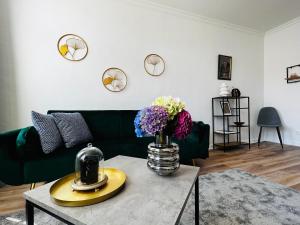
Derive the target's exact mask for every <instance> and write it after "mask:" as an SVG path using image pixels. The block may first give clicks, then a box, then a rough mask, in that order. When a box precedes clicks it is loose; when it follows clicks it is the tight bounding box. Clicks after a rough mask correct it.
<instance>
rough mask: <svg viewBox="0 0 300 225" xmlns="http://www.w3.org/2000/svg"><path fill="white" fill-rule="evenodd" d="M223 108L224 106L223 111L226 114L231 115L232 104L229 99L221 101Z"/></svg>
mask: <svg viewBox="0 0 300 225" xmlns="http://www.w3.org/2000/svg"><path fill="white" fill-rule="evenodd" d="M220 105H221V108H222V112H223V113H224V115H231V108H230V104H229V102H228V101H224V102H223V101H221V102H220Z"/></svg>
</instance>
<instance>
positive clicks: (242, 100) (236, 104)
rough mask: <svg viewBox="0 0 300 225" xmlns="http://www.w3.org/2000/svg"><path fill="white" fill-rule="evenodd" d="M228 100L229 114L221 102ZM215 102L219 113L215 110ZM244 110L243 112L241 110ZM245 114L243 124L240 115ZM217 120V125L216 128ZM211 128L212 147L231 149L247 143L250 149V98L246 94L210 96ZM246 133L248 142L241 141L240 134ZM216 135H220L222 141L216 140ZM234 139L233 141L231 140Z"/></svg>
mask: <svg viewBox="0 0 300 225" xmlns="http://www.w3.org/2000/svg"><path fill="white" fill-rule="evenodd" d="M226 102H229V103H230V105H231V106H233V107H230V108H231V114H226V113H225V112H224V111H225V110H223V109H222V108H221V106H220V105H221V103H222V104H223V105H224V103H226ZM217 104H218V107H219V109H221V113H220V112H219V113H218V112H217V111H218V110H217ZM243 111H244V112H243ZM242 115H243V116H246V117H247V119H246V121H245V123H244V124H238V125H236V124H235V123H236V122H238V123H241V122H242V121H241V116H242ZM217 121H219V123H221V124H222V125H221V126H220V125H219V129H217V127H218V126H217V123H218V122H217ZM212 128H213V129H212V130H213V148H219V149H223V150H224V152H225V150H226V149H232V148H235V147H238V146H240V145H243V144H247V145H248V147H249V149H250V147H251V146H250V98H249V97H248V96H241V97H230V96H228V97H214V98H212ZM243 132H247V133H248V142H242V140H241V139H242V138H241V134H242V133H243ZM217 136H220V137H221V139H222V141H219V142H217ZM233 140H234V141H233Z"/></svg>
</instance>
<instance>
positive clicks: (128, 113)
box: [120, 110, 138, 138]
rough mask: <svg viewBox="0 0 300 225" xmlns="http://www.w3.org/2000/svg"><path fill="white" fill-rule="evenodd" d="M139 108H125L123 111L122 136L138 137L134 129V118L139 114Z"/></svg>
mask: <svg viewBox="0 0 300 225" xmlns="http://www.w3.org/2000/svg"><path fill="white" fill-rule="evenodd" d="M137 112H138V111H137V110H123V111H121V121H120V137H121V138H126V137H130V138H134V137H136V135H135V131H134V129H135V128H134V119H135V116H136V114H137Z"/></svg>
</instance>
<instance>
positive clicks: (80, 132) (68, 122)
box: [52, 113, 93, 148]
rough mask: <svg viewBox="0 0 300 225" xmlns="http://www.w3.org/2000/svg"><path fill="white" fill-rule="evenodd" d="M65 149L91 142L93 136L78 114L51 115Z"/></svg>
mask: <svg viewBox="0 0 300 225" xmlns="http://www.w3.org/2000/svg"><path fill="white" fill-rule="evenodd" d="M52 115H53V117H54V120H55V123H56V125H57V127H58V129H59V132H60V134H61V136H62V138H63V140H64V143H65V146H66V148H72V147H74V146H76V145H78V144H82V143H86V142H89V141H92V140H93V136H92V134H91V131H90V129H89V127H88V126H87V124H86V122H85V121H84V119H83V117H82V115H81V114H80V113H53V114H52Z"/></svg>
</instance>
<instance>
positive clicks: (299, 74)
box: [286, 65, 300, 84]
mask: <svg viewBox="0 0 300 225" xmlns="http://www.w3.org/2000/svg"><path fill="white" fill-rule="evenodd" d="M286 81H287V83H288V84H289V83H295V82H300V65H295V66H290V67H287V68H286Z"/></svg>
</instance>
